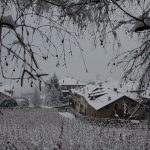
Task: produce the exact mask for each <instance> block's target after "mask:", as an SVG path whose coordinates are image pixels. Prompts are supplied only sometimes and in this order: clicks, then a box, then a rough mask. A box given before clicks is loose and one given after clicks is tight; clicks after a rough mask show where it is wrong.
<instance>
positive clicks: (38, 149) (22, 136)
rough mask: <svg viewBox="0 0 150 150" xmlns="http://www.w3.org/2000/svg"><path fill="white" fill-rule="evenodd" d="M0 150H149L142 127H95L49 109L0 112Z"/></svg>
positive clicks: (148, 134) (148, 138) (149, 140)
mask: <svg viewBox="0 0 150 150" xmlns="http://www.w3.org/2000/svg"><path fill="white" fill-rule="evenodd" d="M3 113H4V115H3V116H0V150H6V149H7V150H149V149H150V132H148V131H147V128H146V126H145V125H144V124H139V125H137V126H136V127H134V128H133V129H131V127H128V126H126V125H122V126H120V127H119V126H115V125H112V126H110V125H107V124H103V125H100V124H99V125H97V124H94V123H93V124H92V123H91V122H90V123H88V121H83V120H81V119H74V118H73V119H71V118H70V114H68V113H65V114H63V113H57V112H56V111H54V110H53V109H22V110H3ZM68 116H69V117H68Z"/></svg>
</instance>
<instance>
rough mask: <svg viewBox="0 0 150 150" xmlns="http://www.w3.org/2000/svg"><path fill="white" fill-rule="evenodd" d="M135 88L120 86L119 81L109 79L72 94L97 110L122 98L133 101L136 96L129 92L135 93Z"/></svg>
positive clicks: (129, 84) (134, 85)
mask: <svg viewBox="0 0 150 150" xmlns="http://www.w3.org/2000/svg"><path fill="white" fill-rule="evenodd" d="M135 87H136V84H131V83H128V84H126V85H120V84H119V81H117V80H113V79H109V80H107V81H104V82H101V83H99V84H96V85H92V84H89V85H87V86H85V87H83V88H82V89H79V90H74V89H73V90H72V92H73V93H74V94H75V93H76V94H78V95H81V96H83V97H84V98H85V99H86V101H87V103H88V104H89V105H90V106H92V107H93V108H94V109H95V110H99V109H101V108H103V107H105V106H107V105H108V104H110V103H112V102H115V101H116V100H118V99H119V98H121V97H123V96H126V97H129V98H131V99H133V100H135V99H136V98H137V96H138V95H137V93H136V92H130V91H132V90H133V91H136V88H135Z"/></svg>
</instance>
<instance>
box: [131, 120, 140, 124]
mask: <svg viewBox="0 0 150 150" xmlns="http://www.w3.org/2000/svg"><path fill="white" fill-rule="evenodd" d="M131 122H132V123H134V124H138V123H140V121H139V120H131Z"/></svg>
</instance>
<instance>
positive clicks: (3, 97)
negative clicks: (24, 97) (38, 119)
mask: <svg viewBox="0 0 150 150" xmlns="http://www.w3.org/2000/svg"><path fill="white" fill-rule="evenodd" d="M13 93H14V91H13V88H12V87H11V86H9V85H3V84H2V82H0V107H9V108H10V107H16V106H17V102H16V101H15V99H14V98H13Z"/></svg>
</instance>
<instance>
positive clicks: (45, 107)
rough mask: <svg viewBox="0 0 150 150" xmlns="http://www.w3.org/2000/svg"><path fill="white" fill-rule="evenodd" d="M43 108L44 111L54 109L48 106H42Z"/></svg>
mask: <svg viewBox="0 0 150 150" xmlns="http://www.w3.org/2000/svg"><path fill="white" fill-rule="evenodd" d="M41 108H43V109H52V108H53V107H50V106H46V105H41Z"/></svg>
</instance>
